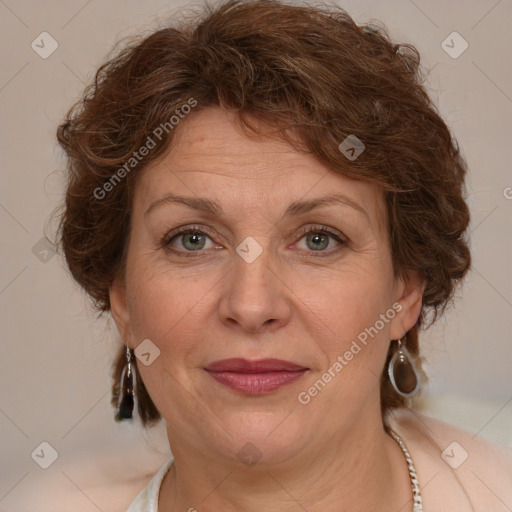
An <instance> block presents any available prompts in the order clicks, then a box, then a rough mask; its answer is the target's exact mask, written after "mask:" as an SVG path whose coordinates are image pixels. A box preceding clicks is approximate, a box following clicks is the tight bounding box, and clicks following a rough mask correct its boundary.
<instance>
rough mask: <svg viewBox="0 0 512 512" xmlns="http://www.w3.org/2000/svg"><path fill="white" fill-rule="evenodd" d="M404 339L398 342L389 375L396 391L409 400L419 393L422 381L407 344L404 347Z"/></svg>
mask: <svg viewBox="0 0 512 512" xmlns="http://www.w3.org/2000/svg"><path fill="white" fill-rule="evenodd" d="M404 338H405V336H404ZM404 338H402V339H404ZM402 339H400V340H397V342H398V348H397V350H396V351H395V353H394V354H393V357H392V358H391V360H390V361H389V365H388V375H389V380H390V381H391V384H392V385H393V387H394V388H395V391H396V392H397V393H398V394H399V395H401V396H403V397H406V398H409V397H411V396H414V395H416V393H418V391H419V389H420V387H421V381H420V376H419V373H418V371H417V369H416V367H415V366H414V362H413V358H412V356H411V354H409V351H408V350H407V349H406V348H405V344H404V345H402Z"/></svg>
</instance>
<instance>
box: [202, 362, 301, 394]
mask: <svg viewBox="0 0 512 512" xmlns="http://www.w3.org/2000/svg"><path fill="white" fill-rule="evenodd" d="M205 370H206V371H207V372H208V374H209V375H211V376H212V377H213V378H214V379H215V380H216V381H217V382H220V383H221V384H224V385H226V386H228V387H230V388H232V389H234V390H235V391H239V392H241V393H244V394H246V395H263V394H267V393H271V392H273V391H276V390H277V389H279V388H281V387H282V386H285V385H287V384H291V383H292V382H295V381H296V380H298V379H300V377H302V375H304V373H305V372H306V371H307V370H308V369H307V368H304V367H303V366H299V365H297V364H295V363H291V362H289V361H283V360H281V359H260V360H258V361H248V360H247V359H242V358H233V359H222V360H221V361H215V362H214V363H211V364H209V365H208V366H207V367H205Z"/></svg>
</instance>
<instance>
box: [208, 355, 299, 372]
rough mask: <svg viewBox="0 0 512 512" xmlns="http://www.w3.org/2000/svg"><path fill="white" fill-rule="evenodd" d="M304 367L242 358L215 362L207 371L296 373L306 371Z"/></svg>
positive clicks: (277, 361)
mask: <svg viewBox="0 0 512 512" xmlns="http://www.w3.org/2000/svg"><path fill="white" fill-rule="evenodd" d="M306 369H307V368H305V367H304V366H300V365H298V364H295V363H292V362H290V361H284V360H283V359H258V360H252V361H249V360H248V359H243V358H240V357H237V358H232V359H221V360H219V361H214V362H213V363H210V364H209V365H208V366H205V370H207V371H210V372H236V373H267V372H279V371H288V372H296V371H300V370H306Z"/></svg>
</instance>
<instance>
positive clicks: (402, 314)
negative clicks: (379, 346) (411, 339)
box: [390, 270, 426, 340]
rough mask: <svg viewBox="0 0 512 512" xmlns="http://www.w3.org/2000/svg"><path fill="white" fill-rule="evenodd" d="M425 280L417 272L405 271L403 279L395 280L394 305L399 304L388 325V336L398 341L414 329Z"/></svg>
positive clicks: (418, 314)
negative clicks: (399, 307) (398, 308)
mask: <svg viewBox="0 0 512 512" xmlns="http://www.w3.org/2000/svg"><path fill="white" fill-rule="evenodd" d="M425 285H426V282H425V278H424V277H423V276H422V275H421V274H420V273H419V272H417V271H415V270H411V271H407V272H406V274H405V276H404V277H398V278H396V280H395V303H398V304H400V306H401V309H400V311H398V312H397V314H396V315H395V317H394V318H393V320H391V325H390V336H391V339H393V340H398V339H400V338H402V337H404V336H405V334H406V333H407V332H408V331H409V330H410V329H412V327H414V325H415V324H416V322H417V321H418V317H419V316H420V312H421V304H422V299H423V291H424V290H425Z"/></svg>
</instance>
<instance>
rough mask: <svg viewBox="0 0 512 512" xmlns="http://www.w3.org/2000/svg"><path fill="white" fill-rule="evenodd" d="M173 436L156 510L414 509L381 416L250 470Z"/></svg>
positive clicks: (330, 511)
mask: <svg viewBox="0 0 512 512" xmlns="http://www.w3.org/2000/svg"><path fill="white" fill-rule="evenodd" d="M173 434H174V435H173V436H172V437H171V436H169V439H170V440H171V439H172V442H171V448H172V451H173V455H174V464H173V466H172V467H171V469H170V470H169V472H168V474H167V475H166V477H165V479H164V481H163V483H162V487H161V491H160V497H159V508H158V510H159V511H160V512H175V511H178V510H186V511H189V510H190V511H194V510H195V509H196V510H198V511H201V512H203V511H204V512H206V511H217V510H223V511H225V512H240V511H241V510H243V511H247V512H256V511H260V510H265V511H268V512H274V511H276V512H277V511H282V510H297V511H300V510H308V511H313V510H322V512H349V511H350V512H358V511H361V512H362V511H367V510H372V511H375V512H378V511H382V512H384V511H389V510H404V511H407V510H411V509H412V501H411V483H410V479H409V474H408V471H407V466H406V463H405V459H404V456H403V453H402V451H401V450H400V448H399V447H398V445H397V444H396V442H395V441H394V440H393V439H392V438H391V437H390V436H389V435H387V434H386V433H385V431H384V428H383V426H382V420H381V418H380V416H379V417H378V418H377V419H375V418H372V419H370V420H369V418H365V420H364V422H363V423H360V422H359V421H358V422H357V424H354V425H353V426H352V427H351V428H350V429H348V430H346V431H344V432H343V435H342V436H338V437H333V438H332V439H331V440H330V441H326V439H322V447H319V446H315V447H311V449H309V450H304V451H302V452H301V453H300V454H298V455H296V456H294V457H293V459H290V460H287V461H285V462H282V463H279V464H266V465H263V464H259V463H257V464H255V465H254V466H252V467H249V468H248V467H246V466H244V465H243V464H241V463H238V464H235V463H233V461H232V460H225V459H223V458H222V456H221V455H220V454H219V455H218V456H217V457H208V458H207V457H205V455H204V452H201V451H200V450H197V448H196V449H194V448H193V447H192V446H190V445H187V443H186V440H185V439H176V436H175V433H173ZM174 447H177V448H174Z"/></svg>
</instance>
